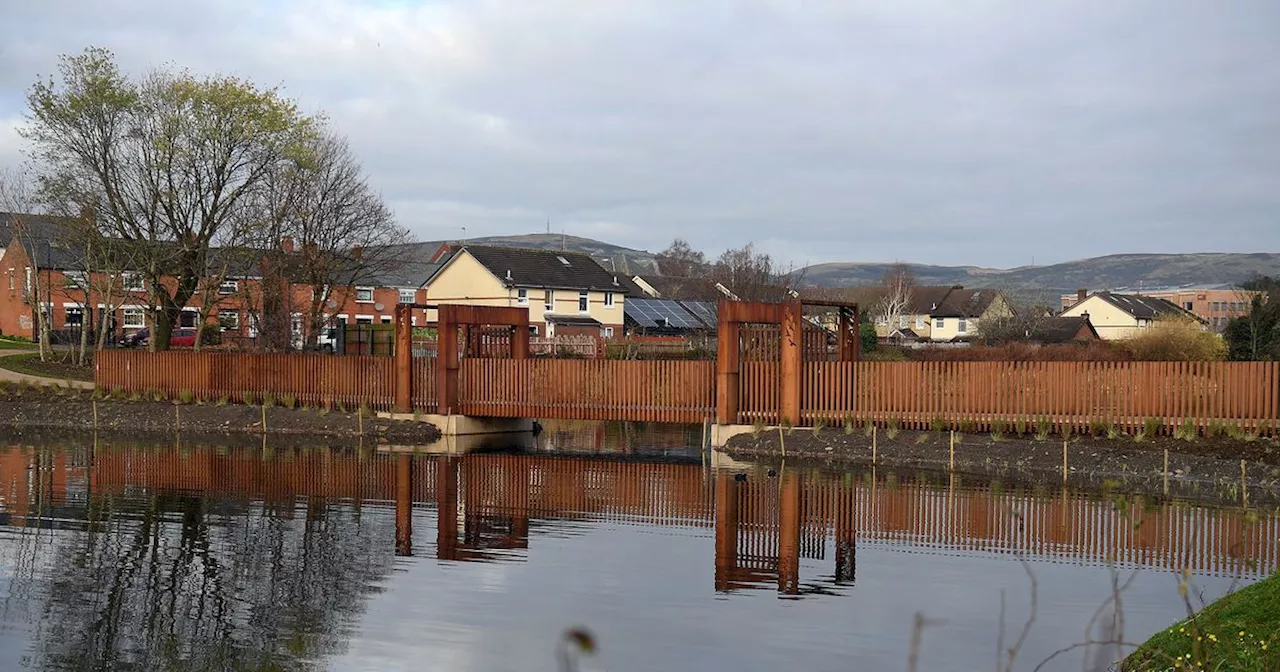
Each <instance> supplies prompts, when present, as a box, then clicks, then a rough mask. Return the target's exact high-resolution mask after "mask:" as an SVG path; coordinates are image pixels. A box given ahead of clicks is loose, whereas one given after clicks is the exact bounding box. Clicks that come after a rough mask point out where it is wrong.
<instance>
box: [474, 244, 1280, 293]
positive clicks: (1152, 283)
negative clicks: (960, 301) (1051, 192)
mask: <svg viewBox="0 0 1280 672" xmlns="http://www.w3.org/2000/svg"><path fill="white" fill-rule="evenodd" d="M466 242H468V243H478V244H482V245H500V246H510V247H528V248H534V249H541V250H558V249H566V250H570V251H574V252H583V253H586V254H589V255H591V256H592V257H593V258H595V259H596V260H598V261H600V262H601V263H603V264H604V265H605V267H606V268H610V270H613V271H615V272H618V273H626V274H628V275H642V276H643V275H646V274H660V273H661V269H660V268H659V265H658V261H657V255H656V254H654V253H652V252H648V251H646V250H637V249H633V248H629V247H623V246H621V245H614V244H612V243H606V242H602V241H599V240H593V239H591V238H582V237H578V236H562V235H560V234H554V233H553V234H546V233H536V234H528V235H519V236H489V237H484V238H472V239H469V240H467V241H466ZM893 265H894V264H892V263H888V262H866V263H864V262H833V263H826V264H814V265H812V266H808V267H805V268H803V269H800V270H799V271H798V273H800V274H803V278H804V283H805V284H811V285H818V286H823V287H849V286H859V285H876V284H879V283H880V282H881V280H882V278H883V277H884V275H885V272H886V271H888V269H889V268H890V267H891V266H893ZM907 265H908V266H910V268H911V271H912V273H914V274H915V276H916V281H917V282H918V283H919V284H921V285H964V286H965V287H990V288H994V289H1007V290H1017V291H1021V292H1028V291H1034V292H1044V293H1068V292H1074V291H1075V290H1076V289H1079V288H1082V287H1083V288H1087V289H1095V290H1096V289H1117V288H1131V289H1134V290H1137V289H1138V288H1140V287H1145V288H1157V287H1185V286H1190V285H1199V286H1215V285H1234V284H1238V283H1241V282H1244V281H1246V280H1249V279H1251V278H1253V277H1255V276H1258V275H1270V276H1273V277H1280V253H1272V252H1255V253H1229V252H1224V253H1218V252H1210V253H1198V254H1111V255H1107V256H1102V257H1093V258H1089V259H1078V260H1076V261H1067V262H1063V263H1060V264H1050V265H1047V266H1019V267H1016V268H1008V269H1001V268H984V267H981V266H937V265H930V264H912V263H909V262H908V263H907Z"/></svg>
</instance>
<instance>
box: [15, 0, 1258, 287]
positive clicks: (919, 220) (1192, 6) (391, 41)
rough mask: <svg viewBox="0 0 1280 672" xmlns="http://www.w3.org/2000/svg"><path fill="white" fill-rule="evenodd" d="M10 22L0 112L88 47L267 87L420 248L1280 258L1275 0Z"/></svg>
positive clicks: (490, 4)
mask: <svg viewBox="0 0 1280 672" xmlns="http://www.w3.org/2000/svg"><path fill="white" fill-rule="evenodd" d="M6 11H7V21H6V22H5V24H4V26H3V27H0V44H4V45H5V46H4V47H3V51H0V118H7V117H14V116H16V115H19V114H20V113H21V109H22V94H21V92H22V90H23V89H24V88H25V87H26V86H28V85H29V83H30V82H31V80H32V79H33V78H34V77H35V76H36V75H37V74H39V73H46V74H47V73H49V72H52V71H53V70H54V68H55V66H56V56H57V54H59V53H68V52H75V51H78V50H79V49H81V48H83V47H84V46H86V45H89V44H98V45H102V46H107V47H110V48H112V49H114V50H115V51H116V53H117V54H118V56H119V58H120V60H121V63H122V64H123V65H124V66H125V67H127V68H129V69H131V70H133V71H143V70H145V69H146V68H148V67H151V66H154V65H157V64H160V63H163V62H166V61H172V62H174V63H178V64H181V65H184V66H188V67H190V68H192V69H193V70H198V71H222V72H229V73H234V74H238V75H242V76H246V77H250V78H252V79H254V80H255V81H257V82H260V83H263V84H269V85H276V84H279V85H282V86H284V87H285V90H286V92H287V93H288V94H289V95H292V96H295V97H297V98H298V99H299V100H300V101H301V102H302V104H303V105H304V106H305V107H306V108H307V109H314V110H323V111H325V112H327V113H328V114H329V115H330V116H331V117H332V119H333V120H334V123H335V125H336V126H337V127H338V128H339V129H341V130H342V131H343V132H345V133H347V134H348V135H349V136H350V138H351V140H352V143H353V146H354V147H355V149H356V150H357V151H358V152H359V153H360V155H361V156H362V157H363V159H364V162H365V165H366V168H367V169H368V171H369V172H370V174H371V176H372V178H373V180H374V182H375V183H376V184H377V185H378V187H379V188H380V189H381V190H382V191H383V193H384V195H385V196H386V198H387V199H388V200H389V202H390V203H391V204H392V205H393V207H394V208H395V209H396V211H397V213H398V216H399V218H400V220H401V221H402V223H403V224H405V225H406V226H408V227H410V228H411V229H412V230H414V231H415V232H417V233H418V235H419V236H421V237H423V238H435V237H439V236H440V235H442V234H441V233H440V232H445V231H456V230H458V229H459V228H460V227H461V226H466V227H467V231H468V235H484V234H511V233H523V232H532V231H538V230H542V229H543V228H544V226H545V222H546V220H547V219H548V218H550V219H551V220H552V222H553V228H559V227H560V226H564V227H565V228H566V230H567V232H568V233H573V234H579V235H602V236H603V235H608V236H611V237H610V238H609V240H610V242H616V243H621V244H627V245H634V246H638V247H646V248H649V249H660V248H662V247H664V246H665V245H666V243H667V242H669V240H670V239H671V238H673V237H676V236H682V237H686V238H689V239H690V240H691V241H693V242H694V243H695V244H696V245H698V246H701V247H703V248H705V249H707V250H708V251H709V252H711V253H713V254H714V253H716V252H718V251H720V250H722V249H724V248H726V247H733V246H738V245H740V244H742V243H745V242H747V241H751V240H755V241H757V242H763V241H776V242H771V246H772V247H773V249H774V250H776V252H777V254H776V256H779V257H780V258H781V257H784V256H785V258H786V259H789V260H794V261H797V262H818V261H831V260H884V259H910V260H914V261H920V262H931V263H972V264H983V265H996V266H1009V265H1016V264H1019V263H1024V262H1025V261H1026V260H1028V259H1029V258H1030V257H1031V256H1033V255H1034V256H1035V257H1036V258H1037V260H1038V261H1042V262H1043V261H1049V260H1063V259H1068V258H1075V257H1082V256H1090V255H1096V254H1105V253H1113V252H1138V251H1153V252H1156V251H1169V252H1177V251H1202V250H1238V251H1256V250H1276V249H1280V226H1277V225H1276V222H1275V219H1274V213H1275V212H1276V211H1277V206H1278V205H1280V151H1277V150H1280V117H1277V116H1276V115H1275V114H1274V111H1275V110H1276V109H1277V108H1278V107H1280V67H1277V66H1276V65H1275V64H1276V63H1280V43H1278V42H1277V41H1276V40H1274V39H1273V37H1274V36H1273V29H1274V26H1276V25H1280V5H1276V4H1275V3H1272V2H1267V1H1266V0H1241V1H1240V2H1233V3H1228V4H1226V5H1221V4H1218V5H1212V6H1210V5H1205V4H1203V3H1195V2H1190V1H1189V0H1187V1H1182V0H1175V1H1174V2H1156V1H1155V0H1140V1H1139V2H1131V3H1107V2H1103V1H1102V0H1086V1H1078V0H1047V1H1046V2H1037V3H1023V2H1012V1H1007V0H981V1H977V2H972V3H964V5H963V7H960V6H958V5H956V4H955V3H952V2H947V1H944V0H912V1H908V2H897V3H883V2H873V1H871V0H866V1H863V2H850V1H837V0H831V1H830V2H816V3H804V4H803V5H801V4H798V3H789V2H782V1H781V0H774V1H772V2H767V1H759V2H734V3H689V2H682V1H680V0H650V1H648V2H623V1H621V0H616V1H615V0H609V1H604V2H598V1H590V2H589V1H586V0H547V1H545V2H537V3H510V2H499V1H498V0H477V1H472V2H462V1H461V0H435V1H433V2H403V1H402V2H358V1H357V0H318V1H317V2H312V3H306V4H305V5H300V4H297V3H258V2H252V1H250V0H230V1H229V2H223V3H206V4H204V5H187V4H186V3H182V4H178V3H166V2H161V0H128V2H124V3H114V2H113V3H108V2H105V0H104V1H101V2H75V3H72V2H70V0H58V1H54V2H46V3H20V4H19V6H18V7H16V8H13V9H9V10H6ZM0 143H4V140H3V139H2V138H0ZM5 148H7V145H4V144H0V150H4V149H5ZM0 160H11V159H10V158H9V155H7V154H0ZM575 226H576V227H580V228H577V229H574V228H573V227H575Z"/></svg>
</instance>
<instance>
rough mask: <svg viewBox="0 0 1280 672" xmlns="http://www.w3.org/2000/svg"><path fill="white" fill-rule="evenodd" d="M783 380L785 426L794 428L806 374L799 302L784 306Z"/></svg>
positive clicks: (802, 324)
mask: <svg viewBox="0 0 1280 672" xmlns="http://www.w3.org/2000/svg"><path fill="white" fill-rule="evenodd" d="M781 331H782V345H781V348H780V351H781V353H782V366H781V367H780V370H781V375H782V381H781V385H779V390H780V392H781V394H782V399H781V400H780V401H781V403H780V404H779V406H780V408H779V410H780V411H781V415H782V417H781V418H780V419H779V420H780V421H781V422H783V423H790V424H791V426H793V427H794V426H796V425H799V424H800V390H801V381H800V378H801V376H802V375H803V372H804V348H803V347H802V345H803V340H802V337H803V332H804V317H803V311H802V309H801V305H800V302H799V301H788V302H786V303H784V304H783V305H782V330H781Z"/></svg>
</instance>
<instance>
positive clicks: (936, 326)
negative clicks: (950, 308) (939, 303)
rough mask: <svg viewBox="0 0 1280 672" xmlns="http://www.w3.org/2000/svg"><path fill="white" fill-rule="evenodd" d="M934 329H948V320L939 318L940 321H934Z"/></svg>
mask: <svg viewBox="0 0 1280 672" xmlns="http://www.w3.org/2000/svg"><path fill="white" fill-rule="evenodd" d="M933 328H934V329H946V328H947V320H946V318H942V317H939V318H938V319H936V320H934V321H933Z"/></svg>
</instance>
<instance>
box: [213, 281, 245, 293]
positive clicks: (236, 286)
mask: <svg viewBox="0 0 1280 672" xmlns="http://www.w3.org/2000/svg"><path fill="white" fill-rule="evenodd" d="M238 291H240V281H239V280H223V281H222V282H219V283H218V294H219V295H220V296H227V295H229V294H235V293H236V292H238Z"/></svg>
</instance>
